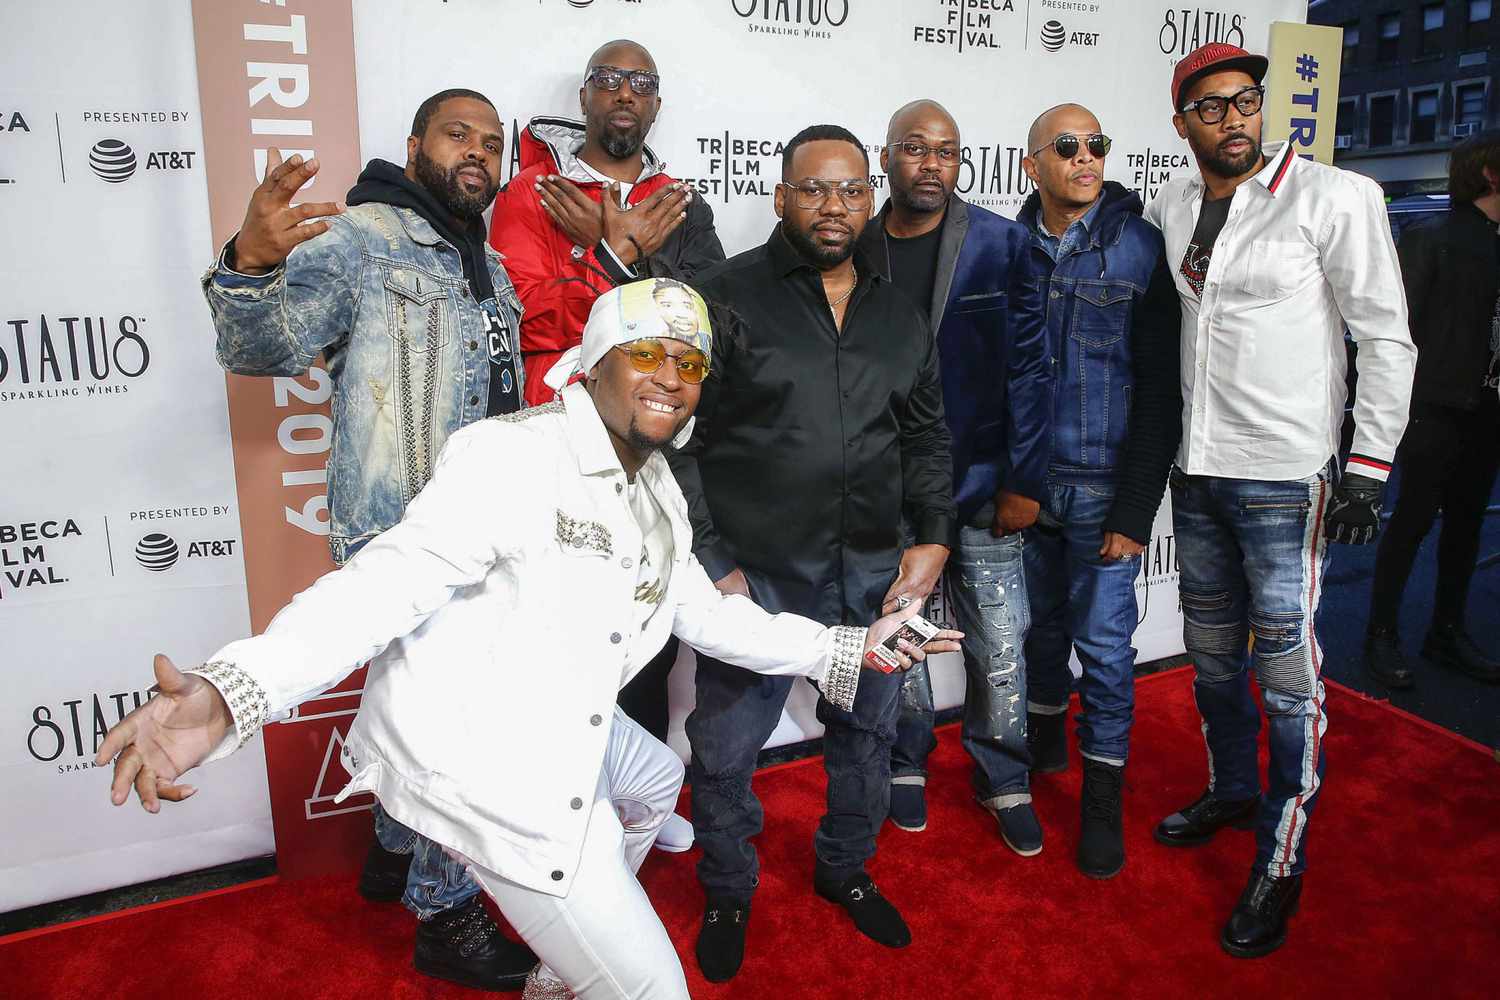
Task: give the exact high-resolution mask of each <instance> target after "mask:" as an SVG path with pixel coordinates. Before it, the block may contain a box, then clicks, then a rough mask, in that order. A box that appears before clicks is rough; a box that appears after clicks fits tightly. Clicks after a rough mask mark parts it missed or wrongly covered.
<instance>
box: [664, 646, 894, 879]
mask: <svg viewBox="0 0 1500 1000" xmlns="http://www.w3.org/2000/svg"><path fill="white" fill-rule="evenodd" d="M795 681H796V678H795V677H770V676H766V675H764V674H757V673H754V672H752V671H749V670H744V669H742V668H740V667H734V666H730V665H729V664H727V663H721V662H720V661H718V660H714V659H711V658H710V657H707V656H703V655H701V654H700V655H699V657H698V679H697V686H698V700H697V706H696V707H695V708H694V709H693V712H692V714H691V715H689V716H688V719H687V737H688V743H689V744H690V745H691V746H692V751H693V753H692V759H691V760H690V761H689V763H688V776H689V780H691V782H692V786H693V791H692V796H693V833H694V836H695V838H696V840H697V842H698V845H699V846H700V847H702V848H703V858H702V860H701V861H699V862H698V881H700V882H701V883H702V884H703V888H704V890H705V891H706V892H707V893H708V895H709V896H718V897H727V898H730V899H735V900H738V901H740V902H748V901H749V899H750V897H751V896H752V895H753V894H754V892H755V887H756V885H757V884H758V883H759V880H760V861H759V859H758V858H757V857H756V854H755V848H754V846H753V845H751V843H750V838H751V837H754V836H755V835H756V834H758V833H760V831H761V827H762V825H763V821H764V818H765V814H764V812H763V811H762V810H761V805H760V800H759V799H757V798H756V797H755V793H754V792H753V791H752V790H751V788H750V776H751V774H752V773H753V772H754V771H755V759H756V755H757V754H759V753H760V749H761V747H762V746H764V745H765V742H766V740H767V739H768V738H769V737H770V735H771V733H772V731H773V730H775V728H776V722H777V720H778V719H780V718H781V708H782V706H783V705H785V704H786V696H787V694H788V693H789V692H790V691H791V689H792V684H793V683H794V682H795ZM900 693H901V674H900V673H892V674H882V673H880V672H879V671H878V670H862V671H861V672H860V678H859V690H858V693H857V694H856V695H855V698H854V710H853V711H852V712H845V711H842V710H841V709H837V708H834V707H833V706H832V705H830V704H829V703H828V702H827V701H826V700H824V699H823V698H819V699H818V721H819V722H821V723H823V725H824V727H825V732H824V734H823V766H824V769H825V770H826V771H827V774H828V799H827V812H825V813H824V815H823V819H822V820H821V821H820V822H819V824H818V830H817V833H816V834H815V835H814V837H813V849H814V852H815V854H816V856H817V866H816V870H815V877H816V878H817V879H818V880H819V881H820V882H829V883H839V882H842V881H844V880H845V879H847V878H849V877H850V876H852V875H855V874H857V873H858V872H860V871H862V870H863V869H864V863H865V861H866V860H868V859H869V858H871V857H873V856H874V854H875V834H876V832H877V831H878V830H879V829H880V825H881V824H882V823H884V822H885V817H886V813H887V812H889V810H890V797H891V789H890V781H891V743H892V742H893V741H894V740H895V738H896V710H897V706H898V703H899V700H900Z"/></svg>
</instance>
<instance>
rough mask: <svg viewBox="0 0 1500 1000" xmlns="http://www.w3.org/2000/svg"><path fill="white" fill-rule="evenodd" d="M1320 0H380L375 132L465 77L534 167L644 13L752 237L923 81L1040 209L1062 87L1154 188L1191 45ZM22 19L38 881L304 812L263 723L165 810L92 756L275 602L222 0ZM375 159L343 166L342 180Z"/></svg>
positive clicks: (13, 672) (728, 205)
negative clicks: (132, 713)
mask: <svg viewBox="0 0 1500 1000" xmlns="http://www.w3.org/2000/svg"><path fill="white" fill-rule="evenodd" d="M226 2H228V0H226ZM340 2H343V0H329V5H330V6H337V5H338V4H339V3H340ZM239 6H241V7H244V8H246V11H247V12H248V13H246V15H245V16H246V19H247V20H246V22H245V23H247V24H249V23H251V21H252V20H257V21H258V22H259V23H262V24H265V25H272V26H277V25H279V26H281V31H280V33H279V34H278V33H277V32H275V31H270V30H262V31H259V32H258V33H256V32H252V31H251V30H250V29H248V28H247V29H246V30H245V34H244V36H243V38H244V40H245V42H246V44H249V43H250V42H251V41H255V42H257V43H264V48H265V49H266V50H267V54H266V55H265V56H264V60H265V61H264V62H259V61H255V62H247V63H246V64H245V74H246V77H247V80H253V78H254V74H256V73H259V74H261V76H263V77H264V76H266V75H267V74H270V73H275V72H277V70H275V66H277V65H283V64H285V65H283V69H282V71H281V72H288V73H291V76H289V77H287V79H294V78H295V77H296V75H297V71H296V67H295V65H294V64H306V63H308V62H310V61H314V60H315V57H316V54H313V55H312V56H309V55H308V54H307V53H306V51H305V45H304V51H301V52H298V51H296V45H295V39H296V37H297V30H296V22H295V21H294V20H293V19H295V18H299V17H305V18H307V19H309V20H315V19H316V18H317V17H318V16H319V11H320V9H324V8H321V6H320V5H319V4H313V3H308V2H305V0H304V2H299V0H274V2H266V0H261V2H260V3H241V4H239ZM345 10H346V13H345V14H344V16H345V17H347V16H348V15H347V8H345ZM1305 16H1306V3H1305V2H1304V0H1226V2H1221V3H1212V4H1208V5H1203V6H1182V5H1179V4H1168V3H1164V2H1160V0H1157V2H1150V0H1094V2H1089V0H400V2H397V0H353V51H354V56H355V69H356V74H355V79H356V85H357V95H358V124H359V134H360V137H361V139H360V142H361V145H362V149H361V150H360V153H361V158H364V159H367V158H369V157H373V156H381V157H385V158H388V159H391V160H394V161H396V162H398V163H399V162H402V161H403V159H404V155H405V140H406V136H407V132H408V130H409V126H410V121H411V117H412V113H413V111H414V110H415V108H416V106H417V105H418V103H420V101H421V100H422V99H423V98H425V97H426V96H428V95H429V94H431V93H433V92H435V91H437V90H441V89H443V88H446V87H452V86H466V87H472V88H474V89H477V90H480V91H482V92H484V93H485V94H487V95H488V96H489V97H490V98H491V99H492V100H493V101H494V102H495V103H496V105H497V106H498V107H499V109H500V111H501V117H502V119H503V120H504V121H505V122H506V125H507V130H508V135H507V139H508V140H510V145H511V154H510V156H511V162H510V163H509V164H508V168H507V174H509V173H513V172H514V171H515V170H516V169H517V161H518V154H517V153H516V152H515V146H514V139H515V134H516V131H517V129H518V128H519V127H521V126H524V124H525V122H526V121H527V120H528V119H529V118H530V117H532V116H534V115H540V114H547V115H558V114H562V115H576V114H577V113H578V111H577V109H578V99H577V91H578V86H579V82H580V79H581V76H582V73H583V70H584V64H585V62H586V60H587V57H588V55H589V53H590V52H592V51H593V49H594V48H595V47H596V46H598V45H599V44H600V43H602V42H604V41H606V40H608V39H611V38H618V37H628V38H633V39H636V40H637V41H640V42H641V43H643V44H644V45H646V46H647V48H649V49H650V50H651V51H652V52H653V53H654V55H655V57H656V60H657V63H658V66H659V68H660V71H661V74H662V93H663V102H664V103H663V110H662V114H661V117H660V118H659V120H658V122H657V125H656V128H655V131H654V132H653V133H652V135H651V136H650V137H649V140H648V141H649V143H650V144H651V145H652V147H653V148H654V149H655V150H656V151H657V152H658V153H659V154H661V155H662V156H663V157H664V158H665V160H666V161H667V164H668V169H669V171H670V172H671V173H672V174H673V175H674V176H677V177H679V178H683V179H688V180H691V181H692V182H693V184H694V186H695V188H696V190H697V191H698V192H699V195H700V196H701V197H703V198H704V199H705V200H707V201H708V202H709V203H710V204H711V206H712V207H713V209H714V212H715V214H716V217H717V219H718V228H719V233H720V236H721V238H722V240H723V243H724V246H725V249H726V250H727V251H728V252H729V253H731V254H733V253H735V252H738V251H741V250H745V249H748V248H750V247H752V246H755V245H756V244H758V243H760V242H762V241H763V240H764V239H765V237H766V235H767V234H768V233H769V231H770V229H771V227H772V225H773V224H774V218H773V216H772V213H771V189H772V186H773V185H774V183H775V181H776V180H777V178H778V176H779V165H780V149H779V143H781V142H783V141H784V140H785V139H787V138H789V137H790V136H791V135H792V134H793V133H795V132H796V131H797V130H799V129H800V128H802V127H803V126H805V125H808V124H812V123H814V122H833V123H838V124H842V125H845V126H847V127H849V128H851V129H852V130H853V131H854V132H855V133H856V134H857V135H859V136H860V137H861V138H862V139H863V140H864V141H865V142H866V144H867V145H869V146H870V147H871V148H872V151H877V150H878V146H879V144H880V142H881V141H882V140H883V137H884V130H885V124H886V121H887V118H888V117H889V115H890V113H891V111H892V110H894V109H895V108H896V107H897V106H899V105H901V104H903V103H905V102H906V101H909V100H912V99H914V98H917V97H930V98H935V99H937V100H939V101H941V102H942V103H944V104H945V105H946V106H947V107H948V108H949V109H950V110H951V111H952V112H953V113H954V115H955V117H956V118H957V119H958V121H959V124H960V126H961V128H962V131H963V139H964V146H965V158H964V165H963V169H962V172H961V174H960V181H959V184H960V192H961V193H962V194H963V195H964V196H965V197H966V198H968V199H969V200H970V201H971V202H972V203H974V204H977V205H981V206H984V207H986V208H990V209H993V210H995V211H998V212H1000V213H1002V214H1005V215H1012V216H1013V215H1014V214H1015V212H1016V211H1017V209H1018V208H1019V207H1020V204H1021V202H1022V201H1023V200H1024V198H1025V196H1026V195H1027V194H1028V193H1029V192H1030V187H1031V186H1030V183H1029V181H1028V180H1027V178H1026V177H1025V174H1024V173H1023V172H1022V169H1021V157H1022V155H1023V153H1024V150H1023V148H1022V147H1023V146H1024V140H1025V133H1026V129H1027V126H1028V125H1029V124H1030V122H1031V120H1032V118H1034V117H1035V115H1036V114H1037V113H1038V112H1039V111H1041V110H1043V109H1044V108H1046V107H1048V106H1051V105H1053V104H1057V103H1060V102H1063V101H1078V102H1080V103H1083V104H1085V105H1087V106H1089V107H1090V108H1092V109H1093V110H1094V111H1095V112H1096V114H1097V115H1098V116H1099V119H1100V121H1101V122H1102V123H1103V126H1104V129H1105V131H1106V132H1108V133H1109V134H1110V135H1111V136H1113V137H1114V139H1115V147H1114V152H1112V153H1111V155H1110V158H1109V161H1108V166H1107V171H1106V174H1107V176H1108V177H1109V178H1110V179H1113V180H1117V181H1119V182H1121V183H1123V184H1125V185H1127V186H1129V187H1132V188H1135V189H1136V190H1138V191H1139V192H1140V193H1141V195H1142V197H1143V198H1146V199H1149V198H1150V197H1151V196H1152V195H1153V194H1154V192H1155V191H1156V190H1157V189H1159V187H1160V186H1161V185H1162V183H1163V182H1164V181H1165V180H1166V179H1167V178H1168V177H1169V176H1171V175H1172V174H1174V173H1178V172H1182V171H1185V170H1188V169H1190V164H1189V160H1188V157H1187V153H1186V148H1185V146H1184V144H1183V143H1182V141H1181V140H1179V139H1178V138H1177V136H1176V134H1175V133H1174V131H1173V129H1172V126H1171V123H1170V120H1169V119H1170V106H1169V105H1170V101H1169V98H1168V81H1169V79H1170V76H1171V72H1172V66H1173V64H1174V63H1175V62H1176V60H1177V59H1179V58H1180V57H1181V56H1183V55H1184V54H1185V53H1187V52H1188V51H1190V50H1191V49H1193V48H1194V47H1195V46H1197V45H1198V44H1201V43H1203V42H1207V41H1228V42H1232V43H1235V44H1240V45H1244V46H1245V47H1247V48H1251V49H1256V50H1264V48H1265V45H1266V41H1267V35H1268V28H1269V25H1270V23H1271V22H1272V21H1275V20H1291V21H1302V20H1304V19H1305ZM200 28H201V26H200ZM0 34H3V37H5V39H6V50H7V58H6V60H5V61H4V63H3V65H0V204H3V205H4V210H5V218H6V220H7V224H8V225H7V228H8V230H9V232H10V233H11V239H10V240H8V241H7V242H6V243H5V245H4V246H3V247H0V303H3V311H4V315H3V316H0V323H3V324H4V325H3V326H0V635H3V637H4V641H3V643H0V678H3V681H4V685H5V689H6V693H7V697H6V698H5V700H4V705H5V707H4V709H3V711H0V796H3V798H4V801H5V803H6V808H5V809H4V810H3V811H0V843H4V844H5V845H6V847H7V851H6V857H5V859H4V861H3V864H4V866H5V867H3V868H0V910H8V909H13V908H15V907H19V906H24V905H28V904H31V903H35V902H40V901H44V900H48V899H55V898H60V897H66V896H71V895H76V894H79V893H81V892H85V891H89V890H93V889H99V888H105V887H109V886H114V885H120V884H126V883H131V882H137V881H141V880H142V879H146V878H150V877H154V876H158V875H164V874H169V873H172V872H177V871H183V870H189V869H194V868H199V867H203V866H205V865H208V864H212V863H215V862H220V861H228V860H233V859H237V858H242V857H247V856H252V855H255V854H259V853H266V852H268V851H270V850H271V849H272V837H271V832H270V829H271V828H270V810H269V806H268V802H267V783H266V772H265V764H264V758H263V755H262V752H261V749H260V746H259V744H258V743H257V745H255V746H253V747H251V748H249V749H247V750H246V751H245V752H242V753H240V754H238V755H236V756H234V757H232V758H230V759H229V760H227V761H224V762H222V763H219V764H216V765H213V766H212V769H211V770H210V772H209V773H206V774H204V775H202V776H201V777H200V778H199V779H198V783H199V784H200V785H201V786H202V787H203V788H204V789H205V790H204V791H203V792H202V793H200V795H199V796H198V797H197V798H195V799H194V800H192V801H191V802H188V803H185V804H183V805H180V806H176V807H172V808H169V809H166V810H164V815H162V816H157V817H150V816H147V815H146V814H145V813H144V812H142V811H141V810H140V809H139V807H136V806H130V807H127V808H124V809H119V810H116V809H112V808H111V807H109V806H108V804H107V802H106V800H105V788H106V786H107V783H108V777H107V774H108V772H107V771H104V770H96V769H93V768H91V767H90V766H89V760H90V758H91V757H92V755H93V752H94V746H95V745H96V741H97V740H98V738H99V736H100V734H101V733H102V731H103V729H104V728H106V727H107V726H108V725H110V724H112V723H113V722H114V721H116V720H117V719H118V718H119V716H120V714H121V713H122V712H123V711H128V710H129V709H130V708H132V707H133V706H134V705H135V703H136V700H137V699H139V698H143V697H144V696H145V695H144V689H145V688H146V687H147V686H149V684H150V683H151V678H150V656H151V654H152V653H154V652H156V651H157V650H168V651H170V652H171V653H172V654H173V655H174V656H175V657H177V658H179V659H180V660H194V659H197V658H201V657H202V656H203V655H205V654H206V653H208V652H210V651H212V650H213V649H214V648H215V647H216V646H217V645H219V644H220V643H221V642H223V641H226V640H228V639H230V638H232V637H235V636H238V635H240V634H243V633H244V632H246V631H247V630H248V628H249V616H248V615H247V610H246V589H245V579H244V570H243V563H242V545H241V531H240V516H241V511H240V510H239V509H238V504H237V487H236V483H235V480H234V464H233V462H232V460H231V454H230V437H229V431H228V422H227V417H226V403H225V383H224V379H223V377H222V374H221V372H220V371H219V369H218V366H217V365H216V363H215V361H214V356H213V347H212V345H213V331H212V329H211V325H210V322H209V317H208V313H207V309H206V307H205V306H204V304H203V301H202V297H201V295H200V293H199V290H198V284H197V278H198V275H199V274H200V273H201V271H202V269H203V267H204V266H205V265H206V264H207V263H208V262H209V260H210V259H211V256H212V252H213V245H212V241H211V239H210V236H209V221H208V192H207V190H206V188H205V181H204V176H205V173H204V163H203V157H204V153H203V150H204V146H203V130H202V119H201V115H202V114H209V115H213V114H215V108H214V107H208V108H201V107H200V101H199V89H198V84H199V81H198V77H197V73H196V72H195V59H201V58H202V56H203V55H204V53H203V52H201V51H200V52H195V48H194V45H195V39H194V24H193V13H192V7H191V5H190V3H189V0H170V2H169V0H161V2H158V3H153V4H150V5H145V6H138V5H128V4H118V3H110V2H106V0H71V2H58V3H53V4H47V5H8V6H7V8H6V10H5V11H4V12H3V14H0ZM197 44H198V45H199V47H200V48H201V47H202V46H203V44H204V42H203V39H202V37H199V39H198V40H197ZM200 65H201V63H200ZM268 66H269V67H271V68H270V69H268V68H267V67H268ZM287 66H291V67H292V68H291V69H290V70H289V69H287V68H286V67H287ZM236 72H238V70H237V71H236ZM300 72H302V73H303V75H304V79H306V70H302V71H300ZM312 83H313V85H314V87H315V88H316V85H317V84H318V83H319V81H318V80H316V79H313V81H312ZM283 89H285V87H283ZM244 92H246V93H249V95H250V100H249V105H250V108H251V112H252V113H253V114H260V113H262V111H261V108H260V107H259V106H257V104H256V102H257V101H262V102H263V104H264V108H265V111H266V112H269V113H272V114H277V115H280V116H282V117H285V116H286V115H287V114H291V113H293V112H292V111H288V110H283V109H284V107H285V105H284V103H283V102H280V101H275V97H274V95H271V94H269V90H262V91H260V96H259V97H257V96H256V93H257V92H256V91H255V90H254V89H253V88H249V87H247V88H246V89H245V91H244ZM267 97H270V98H271V99H270V100H263V99H264V98H267ZM284 97H285V94H283V98H284ZM273 102H275V103H274V104H273ZM275 104H282V108H283V109H278V108H277V107H276V106H275ZM245 112H246V109H245V107H243V106H242V107H237V108H234V109H232V113H233V114H236V115H241V116H243V115H244V114H245ZM219 113H221V114H228V113H230V112H229V111H226V110H224V109H220V112H219ZM264 141H265V142H270V141H272V140H264ZM288 141H290V140H288ZM306 142H307V143H308V144H309V145H316V141H315V139H313V138H309V139H307V140H306ZM318 152H320V154H322V155H325V156H326V155H327V151H326V150H322V151H318ZM873 158H874V157H873V156H872V159H873ZM352 179H353V178H352V176H350V177H342V178H336V177H328V176H325V177H322V178H320V181H319V185H318V187H319V190H318V191H317V192H316V193H315V194H313V195H311V196H312V197H316V198H328V197H333V196H335V195H336V194H337V192H339V191H342V190H343V189H344V188H345V187H346V186H347V183H348V182H350V181H352ZM239 485H240V488H243V487H244V484H239ZM277 485H278V486H279V484H277ZM252 541H253V539H252ZM1137 595H1138V598H1139V605H1140V613H1141V617H1142V624H1141V628H1140V630H1139V632H1138V634H1137V640H1136V644H1137V646H1138V647H1139V649H1140V653H1141V657H1142V658H1143V659H1152V658H1157V657H1161V656H1165V655H1170V654H1172V653H1176V652H1179V651H1180V650H1181V631H1180V617H1179V612H1178V606H1177V592H1176V553H1175V551H1174V548H1173V538H1172V533H1171V527H1170V519H1169V517H1168V516H1167V513H1166V511H1165V510H1164V511H1163V513H1162V515H1161V516H1160V517H1159V518H1158V522H1157V527H1156V532H1155V535H1154V537H1153V539H1152V542H1151V546H1150V548H1149V549H1148V551H1147V559H1146V561H1145V564H1144V566H1143V572H1142V575H1141V578H1140V579H1139V580H1138V582H1137ZM257 617H259V616H257ZM684 659H685V660H686V659H688V657H687V656H686V655H685V657H684ZM944 659H945V660H946V662H941V663H938V664H936V665H935V667H934V671H933V672H934V683H935V687H936V693H937V700H938V703H939V704H940V705H943V706H946V705H953V704H957V703H958V702H959V701H960V700H961V698H962V670H961V667H960V666H959V665H958V664H957V662H956V657H946V658H944ZM686 666H688V664H686V663H685V664H684V667H686ZM691 695H692V680H691V672H690V669H679V670H677V671H676V672H675V673H674V676H673V680H672V697H673V709H674V710H673V718H674V742H675V743H676V744H677V745H678V747H679V749H684V748H685V745H684V744H683V741H682V738H681V720H682V718H683V716H684V715H685V713H686V710H687V708H688V707H689V706H690V701H691ZM812 704H813V699H812V692H811V690H810V689H808V690H799V692H798V694H797V695H796V696H795V698H794V700H793V703H792V704H791V705H790V706H789V710H788V713H787V716H786V718H785V719H784V720H783V724H782V726H781V727H780V728H779V729H778V731H777V733H776V735H775V736H774V737H773V739H772V742H773V743H784V742H788V741H793V740H798V739H803V738H806V737H808V736H811V735H816V734H817V732H818V726H817V723H816V721H815V720H814V718H813V712H812ZM346 723H347V720H345V724H346ZM318 756H320V757H322V755H321V754H319V755H318ZM323 759H324V760H325V763H326V760H327V759H328V758H326V757H324V758H323ZM332 759H333V760H334V761H335V762H334V763H333V764H332V767H333V768H334V769H337V767H338V765H337V763H336V755H332ZM273 765H274V761H273ZM332 777H333V776H331V775H330V776H325V775H323V774H322V773H321V772H320V773H319V774H318V775H317V783H318V785H319V787H321V786H322V784H324V783H328V782H329V779H331V778H332ZM307 780H308V787H309V788H312V787H313V784H314V781H313V777H312V776H311V775H309V776H308V779H307ZM331 783H332V784H333V785H334V786H336V785H337V784H338V781H337V780H332V781H331ZM312 818H313V817H312V813H311V812H309V814H308V819H312Z"/></svg>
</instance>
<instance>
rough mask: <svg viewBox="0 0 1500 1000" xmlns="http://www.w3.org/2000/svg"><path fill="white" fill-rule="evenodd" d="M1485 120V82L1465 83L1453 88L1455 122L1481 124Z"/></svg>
mask: <svg viewBox="0 0 1500 1000" xmlns="http://www.w3.org/2000/svg"><path fill="white" fill-rule="evenodd" d="M1483 121H1484V84H1482V83H1465V84H1463V85H1461V86H1458V87H1454V88H1453V124H1455V125H1468V124H1473V125H1479V124H1481V123H1482V122H1483Z"/></svg>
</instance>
